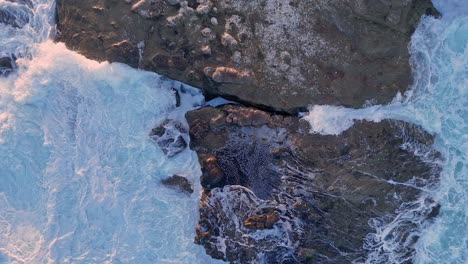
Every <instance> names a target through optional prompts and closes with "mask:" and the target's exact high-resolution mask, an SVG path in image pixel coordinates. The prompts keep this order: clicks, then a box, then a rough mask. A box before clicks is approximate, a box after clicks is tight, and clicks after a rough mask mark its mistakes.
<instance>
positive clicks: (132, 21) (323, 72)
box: [0, 0, 438, 113]
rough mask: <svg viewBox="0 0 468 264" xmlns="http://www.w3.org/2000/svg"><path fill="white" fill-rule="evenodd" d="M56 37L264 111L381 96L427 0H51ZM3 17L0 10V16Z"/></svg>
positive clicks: (401, 71) (387, 93) (401, 76)
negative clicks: (54, 0)
mask: <svg viewBox="0 0 468 264" xmlns="http://www.w3.org/2000/svg"><path fill="white" fill-rule="evenodd" d="M57 9H58V27H59V29H60V31H61V34H60V38H59V40H60V41H63V42H65V43H66V44H67V46H68V47H69V48H71V49H73V50H77V51H78V52H80V53H82V54H84V55H85V56H87V57H89V58H92V59H96V60H109V61H112V62H113V61H117V62H124V63H127V64H129V65H131V66H133V67H141V68H144V69H146V70H151V71H155V72H158V73H160V74H164V75H167V76H169V77H171V78H173V79H176V80H180V81H183V82H185V83H188V84H191V85H193V86H196V87H200V88H202V89H203V90H204V92H205V93H206V94H207V95H209V96H223V97H225V98H227V99H232V100H236V101H239V102H243V103H246V104H249V105H252V106H257V107H260V108H264V109H268V110H276V111H282V112H289V113H295V112H297V111H302V110H304V109H305V108H306V107H307V106H308V105H310V104H334V105H344V106H350V107H360V106H362V105H363V104H366V103H385V102H389V101H391V99H392V98H393V97H394V96H395V94H396V93H397V92H398V91H400V92H404V91H405V90H406V89H407V87H408V85H409V84H410V83H411V71H410V65H409V55H408V48H407V47H408V43H409V40H410V34H411V32H412V31H413V29H414V28H415V26H416V24H417V22H418V20H419V18H420V17H421V16H422V15H424V14H429V15H437V14H438V13H437V10H435V9H434V7H433V6H432V4H431V2H430V1H429V0H405V1H403V0H394V1H383V0H375V1H374V0H362V1H354V0H352V1H351V0H331V1H321V0H310V1H298V0H257V1H251V0H221V1H213V0H196V1H195V0H188V1H181V0H125V1H124V0H97V1H96V0H83V1H73V0H58V1H57ZM0 17H1V16H0Z"/></svg>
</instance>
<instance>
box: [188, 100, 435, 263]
mask: <svg viewBox="0 0 468 264" xmlns="http://www.w3.org/2000/svg"><path fill="white" fill-rule="evenodd" d="M186 117H187V120H188V122H189V126H190V136H191V143H190V146H191V148H192V149H194V150H196V151H197V153H198V156H199V159H200V163H201V165H202V171H203V172H204V173H203V176H202V179H201V180H202V184H203V183H204V182H205V181H206V175H207V174H206V173H205V172H206V171H211V170H214V171H215V173H212V174H208V175H216V177H211V179H215V180H214V181H213V182H215V184H211V185H209V186H207V184H203V187H204V189H205V191H204V192H203V194H202V198H201V201H200V222H199V226H198V227H197V239H196V241H197V243H199V244H201V245H203V246H204V247H205V249H206V251H207V253H208V254H210V255H211V256H213V257H215V258H219V259H223V260H226V261H229V262H231V263H259V262H260V263H350V262H352V261H357V262H363V261H364V260H365V257H366V255H367V253H368V252H369V250H371V249H372V250H375V247H377V248H378V247H379V245H378V244H377V243H379V242H381V241H379V240H378V239H377V237H374V236H373V233H374V232H376V230H375V228H377V227H381V226H382V225H384V224H385V223H390V222H391V221H393V220H395V219H396V217H397V214H400V218H398V219H400V220H395V221H397V222H398V224H397V225H395V227H394V228H393V229H391V230H389V235H388V236H387V237H385V238H383V239H388V240H394V241H397V242H395V244H394V245H400V247H399V248H397V249H396V250H397V251H396V252H393V254H394V255H393V256H399V257H400V258H401V259H405V258H408V259H411V257H412V256H413V255H414V253H415V252H414V248H413V245H414V243H415V242H416V241H417V236H415V235H414V234H417V232H418V229H419V228H421V227H422V226H425V225H426V224H427V223H429V221H428V219H430V218H431V217H433V216H434V215H435V214H437V210H438V206H437V205H436V203H435V202H433V201H432V200H431V198H430V193H429V192H426V190H428V189H430V188H433V187H435V186H436V185H437V184H438V176H439V172H440V167H439V165H438V164H440V163H439V162H440V154H439V153H438V152H437V151H435V150H433V149H432V144H433V138H432V136H431V135H429V134H427V133H426V132H424V131H422V130H421V129H420V128H419V127H417V126H414V125H410V124H407V123H405V122H401V121H392V120H383V121H382V122H380V123H374V122H368V121H357V122H356V123H355V124H354V126H352V127H351V128H350V129H348V130H347V131H345V132H343V133H342V134H341V135H336V136H335V135H320V134H311V133H309V129H310V126H309V124H308V123H307V122H306V121H304V120H301V119H299V118H298V117H292V116H285V115H277V114H272V113H267V112H263V111H260V110H258V109H253V108H248V107H243V106H240V105H225V106H221V107H218V108H213V107H204V108H201V109H198V110H194V111H191V112H189V113H187V115H186ZM417 153H419V154H417ZM207 161H209V162H207ZM213 164H215V165H213ZM213 168H215V169H213ZM415 208H418V209H415ZM405 213H406V214H409V215H411V217H408V216H406V217H405V215H404V214H405ZM405 219H406V220H407V219H412V220H411V221H406V220H405ZM285 245H288V246H285ZM387 253H388V252H387ZM380 254H382V259H385V254H386V251H385V249H383V248H382V249H381V251H380ZM259 258H261V259H259ZM282 261H283V262H282ZM284 261H286V262H284Z"/></svg>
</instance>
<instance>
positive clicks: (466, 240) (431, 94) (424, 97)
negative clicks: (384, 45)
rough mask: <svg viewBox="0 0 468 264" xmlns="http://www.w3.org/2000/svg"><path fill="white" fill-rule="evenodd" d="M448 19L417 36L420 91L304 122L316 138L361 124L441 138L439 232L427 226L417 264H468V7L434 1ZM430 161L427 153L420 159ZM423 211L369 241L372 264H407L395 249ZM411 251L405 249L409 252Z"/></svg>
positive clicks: (319, 113) (425, 25)
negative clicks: (404, 127)
mask: <svg viewBox="0 0 468 264" xmlns="http://www.w3.org/2000/svg"><path fill="white" fill-rule="evenodd" d="M434 4H435V5H436V6H437V8H438V9H439V10H440V11H441V12H442V14H443V16H442V18H441V19H435V18H432V17H425V18H423V19H422V20H421V22H420V24H419V26H418V28H417V30H416V32H415V33H414V34H413V36H412V41H411V46H410V52H411V57H412V58H411V62H412V66H413V74H414V84H413V87H412V89H411V90H410V91H408V92H407V93H406V94H405V95H403V96H401V95H400V96H397V97H396V98H395V100H394V102H393V103H391V104H389V105H385V106H381V105H376V106H371V107H368V108H364V109H357V110H355V109H346V108H342V107H333V106H315V107H313V108H311V109H310V110H311V111H310V113H309V114H307V115H306V117H304V118H305V119H306V120H308V121H309V122H310V124H311V126H312V130H313V131H312V132H314V133H322V134H339V133H341V132H343V131H344V130H346V129H348V128H349V127H351V126H352V124H353V123H354V121H355V120H372V121H377V122H378V121H380V120H383V119H388V118H391V119H399V120H403V121H407V122H411V123H414V124H418V125H420V126H422V127H423V128H424V129H425V130H426V131H429V132H430V133H432V134H434V135H435V137H436V143H435V144H436V146H435V147H436V148H437V149H438V151H440V152H441V153H442V154H443V157H444V159H445V160H444V162H443V164H442V166H443V171H442V174H441V179H440V186H439V187H437V188H435V189H433V190H429V191H430V193H431V194H430V196H431V197H433V198H434V199H435V200H436V202H438V203H439V204H440V205H441V211H440V214H439V216H438V217H437V219H436V222H435V224H433V225H432V226H421V224H422V223H419V222H414V224H415V225H419V226H420V227H422V230H421V231H422V233H421V234H417V235H418V236H420V239H419V240H418V243H417V245H416V257H415V259H414V260H413V261H414V262H416V263H460V264H464V263H467V261H468V229H467V226H468V216H467V214H468V204H467V202H466V201H467V199H468V197H467V190H468V165H467V158H468V157H467V154H468V5H467V3H466V1H464V0H452V1H442V0H440V1H434ZM416 154H417V155H424V153H416ZM419 209H421V208H416V209H415V208H412V209H410V210H405V211H402V212H401V213H400V215H399V217H398V218H397V219H394V220H393V221H391V222H389V223H386V224H385V225H380V226H375V227H376V233H375V234H369V238H371V239H370V240H368V242H369V244H368V245H366V246H369V247H370V248H372V249H374V252H373V253H371V254H370V256H369V259H368V263H400V262H401V261H399V260H400V256H399V253H400V251H401V247H402V245H399V244H398V241H394V237H393V235H394V234H395V232H398V223H399V222H402V223H404V222H408V221H412V219H411V216H412V215H413V214H415V215H416V214H417V213H418V210H419ZM403 246H404V245H403Z"/></svg>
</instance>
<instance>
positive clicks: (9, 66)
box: [0, 57, 15, 76]
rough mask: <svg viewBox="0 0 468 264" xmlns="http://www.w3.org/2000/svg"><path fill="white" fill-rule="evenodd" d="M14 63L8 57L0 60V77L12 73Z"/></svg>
mask: <svg viewBox="0 0 468 264" xmlns="http://www.w3.org/2000/svg"><path fill="white" fill-rule="evenodd" d="M14 65H15V61H14V60H13V59H12V58H10V57H4V58H0V76H8V75H9V74H10V73H11V72H13V69H14Z"/></svg>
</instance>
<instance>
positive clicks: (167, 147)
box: [150, 120, 187, 157]
mask: <svg viewBox="0 0 468 264" xmlns="http://www.w3.org/2000/svg"><path fill="white" fill-rule="evenodd" d="M185 133H186V131H185V129H184V128H183V125H182V124H181V123H179V122H177V121H174V120H166V121H164V122H163V123H162V124H161V125H160V126H158V127H156V128H154V129H153V130H151V133H150V137H151V138H152V139H153V140H154V141H155V142H156V143H157V144H158V146H159V147H160V148H161V149H162V151H163V152H164V154H166V156H168V157H173V156H175V155H177V154H178V153H180V152H182V151H184V150H185V149H186V148H187V142H186V141H185V139H184V137H183V134H185Z"/></svg>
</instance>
